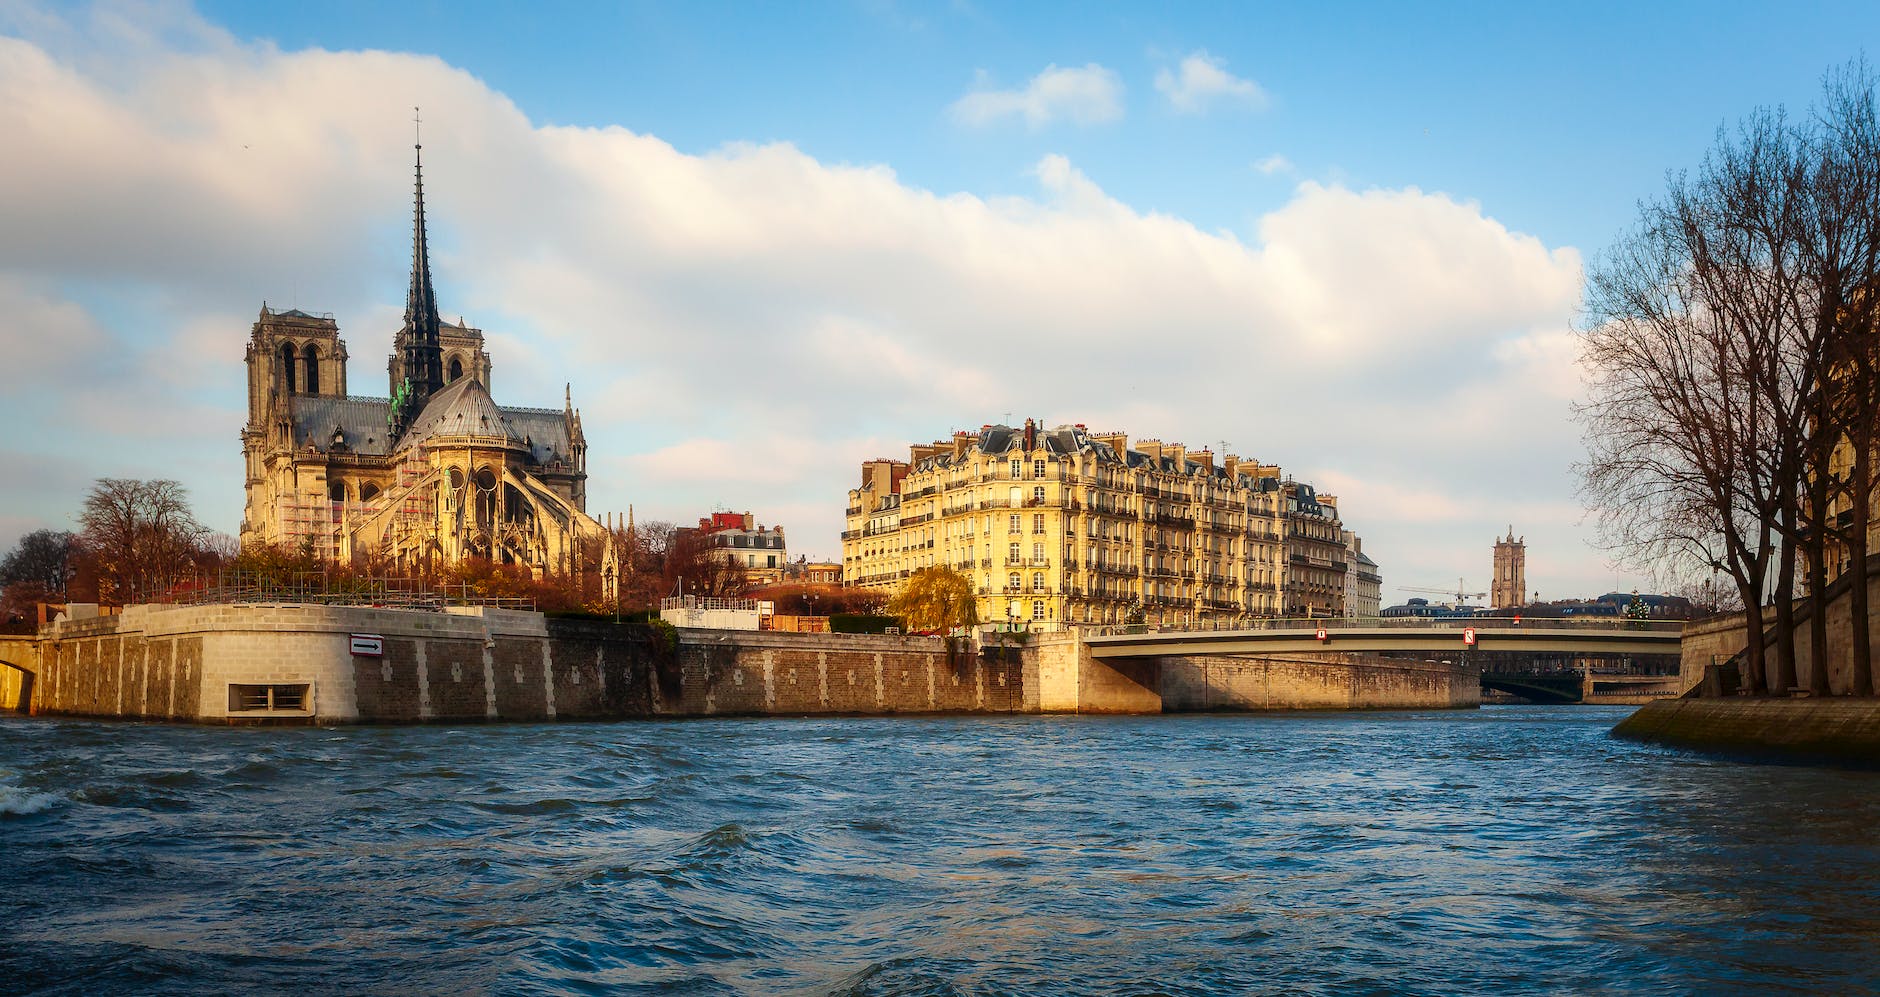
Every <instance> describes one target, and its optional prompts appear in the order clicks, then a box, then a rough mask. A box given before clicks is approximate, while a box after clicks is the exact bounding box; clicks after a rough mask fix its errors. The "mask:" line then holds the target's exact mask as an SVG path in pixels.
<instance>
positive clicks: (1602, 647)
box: [1084, 617, 1684, 659]
mask: <svg viewBox="0 0 1880 997" xmlns="http://www.w3.org/2000/svg"><path fill="white" fill-rule="evenodd" d="M1683 630H1684V624H1683V623H1682V622H1678V621H1659V620H1622V619H1613V618H1611V617H1604V618H1597V617H1596V618H1588V619H1562V620H1526V621H1522V620H1516V619H1514V618H1512V617H1459V618H1454V619H1425V618H1420V617H1381V618H1375V619H1371V618H1365V619H1328V620H1254V621H1247V622H1235V623H1232V624H1225V623H1224V624H1218V625H1209V624H1200V625H1175V626H1170V625H1166V624H1161V625H1148V626H1113V627H1102V628H1098V629H1095V630H1088V631H1085V635H1084V640H1085V642H1086V643H1088V644H1089V646H1090V653H1091V654H1092V655H1093V656H1095V657H1098V658H1111V659H1117V658H1161V657H1176V656H1182V655H1195V654H1221V655H1232V654H1276V653H1292V654H1301V653H1311V652H1327V651H1352V652H1370V653H1379V652H1386V651H1416V652H1421V653H1425V654H1428V653H1436V654H1441V655H1448V656H1456V657H1459V656H1461V655H1462V653H1463V652H1464V651H1536V652H1553V653H1566V654H1677V653H1678V642H1679V640H1680V638H1681V635H1682V633H1683ZM1470 637H1473V639H1474V641H1475V643H1474V644H1473V645H1471V644H1469V643H1467V641H1468V639H1469V638H1470Z"/></svg>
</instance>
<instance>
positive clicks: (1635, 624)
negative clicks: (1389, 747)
mask: <svg viewBox="0 0 1880 997" xmlns="http://www.w3.org/2000/svg"><path fill="white" fill-rule="evenodd" d="M1071 626H1075V627H1076V629H1077V630H1078V632H1080V633H1082V634H1083V635H1084V636H1085V637H1120V636H1140V635H1145V634H1171V633H1173V634H1180V633H1259V632H1271V631H1277V630H1285V631H1294V632H1298V631H1304V632H1308V633H1309V632H1312V631H1316V630H1319V629H1321V628H1323V629H1324V630H1325V631H1327V632H1328V633H1331V632H1336V631H1340V630H1403V631H1423V632H1430V631H1441V632H1451V633H1455V634H1458V635H1460V634H1461V633H1462V631H1463V630H1465V629H1470V628H1473V629H1474V630H1475V631H1476V632H1477V633H1483V632H1494V631H1514V632H1519V631H1522V630H1585V631H1599V632H1604V633H1614V632H1627V631H1630V632H1635V633H1636V632H1646V633H1680V632H1682V631H1683V629H1684V621H1683V620H1627V619H1615V618H1613V617H1610V616H1606V617H1599V616H1588V617H1565V618H1562V619H1536V618H1533V617H1528V618H1526V619H1520V620H1517V619H1515V618H1513V617H1506V616H1483V617H1466V616H1464V617H1442V618H1435V619H1432V618H1430V617H1425V616H1355V617H1354V616H1340V617H1324V616H1320V617H1290V618H1287V617H1262V618H1259V619H1225V620H1200V621H1196V622H1193V623H1134V624H1130V623H1123V624H1071Z"/></svg>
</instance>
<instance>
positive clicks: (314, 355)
mask: <svg viewBox="0 0 1880 997" xmlns="http://www.w3.org/2000/svg"><path fill="white" fill-rule="evenodd" d="M306 360H307V376H306V378H305V380H306V382H307V387H306V389H305V390H306V392H307V394H310V395H317V394H319V393H320V350H319V348H318V347H316V346H314V345H313V344H312V343H308V344H307V354H306Z"/></svg>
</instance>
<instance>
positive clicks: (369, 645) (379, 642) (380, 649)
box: [352, 634, 385, 658]
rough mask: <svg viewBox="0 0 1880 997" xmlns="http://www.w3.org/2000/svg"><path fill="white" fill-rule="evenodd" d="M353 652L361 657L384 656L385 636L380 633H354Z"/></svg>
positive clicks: (355, 655)
mask: <svg viewBox="0 0 1880 997" xmlns="http://www.w3.org/2000/svg"><path fill="white" fill-rule="evenodd" d="M352 653H353V656H354V657H359V658H383V657H384V656H385V638H384V637H381V636H379V635H378V634H353V635H352Z"/></svg>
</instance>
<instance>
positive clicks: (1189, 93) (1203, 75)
mask: <svg viewBox="0 0 1880 997" xmlns="http://www.w3.org/2000/svg"><path fill="white" fill-rule="evenodd" d="M1155 88H1156V89H1157V90H1160V91H1162V95H1163V96H1165V97H1167V98H1168V102H1169V104H1170V105H1171V106H1172V107H1174V108H1175V110H1177V111H1179V112H1181V113H1183V114H1200V113H1201V112H1203V111H1205V110H1207V109H1208V106H1209V105H1211V104H1213V103H1215V102H1216V101H1227V102H1232V103H1239V104H1243V105H1245V106H1247V107H1252V108H1255V109H1260V108H1264V107H1266V105H1267V96H1266V91H1265V90H1262V89H1261V88H1260V85H1259V84H1258V83H1255V82H1253V81H1252V80H1246V79H1241V78H1240V77H1238V76H1235V75H1234V74H1232V73H1230V72H1228V71H1227V63H1226V61H1224V60H1222V59H1218V58H1215V57H1214V56H1211V55H1209V54H1208V53H1206V52H1193V53H1190V54H1189V56H1188V57H1187V58H1185V59H1183V60H1182V61H1181V65H1180V66H1178V67H1177V68H1176V70H1175V71H1174V72H1170V71H1169V70H1168V69H1162V70H1159V71H1157V72H1156V74H1155Z"/></svg>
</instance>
